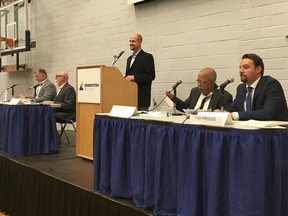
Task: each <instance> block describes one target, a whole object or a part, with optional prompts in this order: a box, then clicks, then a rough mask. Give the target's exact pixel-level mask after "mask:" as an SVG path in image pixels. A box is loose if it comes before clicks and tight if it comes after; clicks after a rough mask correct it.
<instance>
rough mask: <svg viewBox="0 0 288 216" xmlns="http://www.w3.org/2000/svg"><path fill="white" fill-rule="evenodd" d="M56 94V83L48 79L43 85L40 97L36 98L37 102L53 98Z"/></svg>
mask: <svg viewBox="0 0 288 216" xmlns="http://www.w3.org/2000/svg"><path fill="white" fill-rule="evenodd" d="M55 96H56V87H55V85H54V84H53V83H52V82H51V81H50V80H49V79H47V80H46V81H45V82H44V84H43V85H42V87H41V89H40V91H39V94H38V97H37V98H35V99H34V101H35V102H42V101H45V100H53V98H54V97H55Z"/></svg>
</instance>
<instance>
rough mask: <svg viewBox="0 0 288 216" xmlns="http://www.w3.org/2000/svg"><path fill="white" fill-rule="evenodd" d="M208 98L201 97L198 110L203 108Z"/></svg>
mask: <svg viewBox="0 0 288 216" xmlns="http://www.w3.org/2000/svg"><path fill="white" fill-rule="evenodd" d="M208 98H209V97H204V98H203V99H202V102H201V105H200V107H199V109H200V110H201V109H203V107H204V104H205V102H206V101H207V100H208Z"/></svg>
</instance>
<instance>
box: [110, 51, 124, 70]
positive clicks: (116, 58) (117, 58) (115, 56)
mask: <svg viewBox="0 0 288 216" xmlns="http://www.w3.org/2000/svg"><path fill="white" fill-rule="evenodd" d="M124 52H125V50H122V51H121V52H120V53H119V54H118V56H117V55H114V60H113V62H112V66H113V65H114V64H115V63H116V62H117V61H118V60H119V58H120V57H121V56H122V55H123V53H124Z"/></svg>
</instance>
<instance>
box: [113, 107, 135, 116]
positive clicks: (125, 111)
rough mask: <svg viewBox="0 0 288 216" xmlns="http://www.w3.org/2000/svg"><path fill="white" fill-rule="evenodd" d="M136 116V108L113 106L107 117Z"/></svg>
mask: <svg viewBox="0 0 288 216" xmlns="http://www.w3.org/2000/svg"><path fill="white" fill-rule="evenodd" d="M136 114H137V109H136V107H132V106H119V105H113V107H112V109H111V111H110V114H109V115H110V116H114V117H122V118H130V117H132V116H133V115H136Z"/></svg>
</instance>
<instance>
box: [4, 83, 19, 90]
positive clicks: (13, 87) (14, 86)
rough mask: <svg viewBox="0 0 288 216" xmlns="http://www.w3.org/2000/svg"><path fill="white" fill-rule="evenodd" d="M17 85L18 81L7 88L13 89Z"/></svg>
mask: <svg viewBox="0 0 288 216" xmlns="http://www.w3.org/2000/svg"><path fill="white" fill-rule="evenodd" d="M17 85H18V83H17V82H16V83H15V84H13V85H12V86H10V87H8V88H7V89H6V90H8V89H11V88H14V87H15V86H17Z"/></svg>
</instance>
